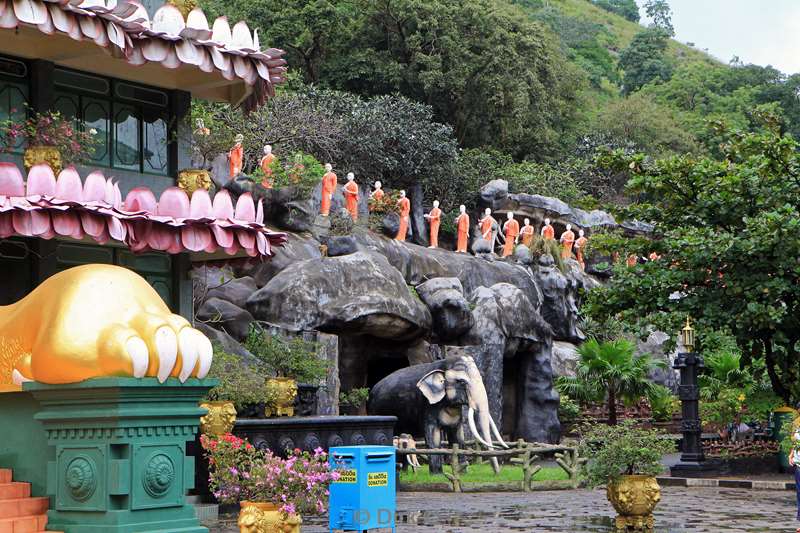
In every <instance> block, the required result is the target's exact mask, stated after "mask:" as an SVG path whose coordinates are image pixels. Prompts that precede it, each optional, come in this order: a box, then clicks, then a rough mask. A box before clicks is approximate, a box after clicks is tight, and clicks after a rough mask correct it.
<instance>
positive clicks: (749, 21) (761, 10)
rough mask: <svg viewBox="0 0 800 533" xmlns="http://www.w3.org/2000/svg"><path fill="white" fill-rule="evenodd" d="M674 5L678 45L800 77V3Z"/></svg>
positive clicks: (689, 0) (701, 0) (700, 1)
mask: <svg viewBox="0 0 800 533" xmlns="http://www.w3.org/2000/svg"><path fill="white" fill-rule="evenodd" d="M668 1H669V5H670V7H671V8H672V23H673V25H674V26H675V34H676V35H675V38H676V39H677V40H679V41H681V42H684V43H685V42H690V43H694V46H695V47H696V48H698V49H700V50H704V49H707V51H708V53H710V54H711V55H713V56H715V57H717V58H718V59H720V60H721V61H724V62H726V63H727V62H728V61H730V60H731V58H732V57H733V56H738V57H739V58H740V59H741V60H742V61H743V62H745V63H755V64H757V65H763V66H766V65H772V66H773V67H775V68H777V69H779V70H781V71H783V72H786V73H788V74H793V73H796V72H800V0H668ZM638 3H639V5H640V6H641V5H642V4H643V3H644V2H643V0H638ZM644 16H645V14H644V12H643V11H642V17H644ZM643 22H644V21H643Z"/></svg>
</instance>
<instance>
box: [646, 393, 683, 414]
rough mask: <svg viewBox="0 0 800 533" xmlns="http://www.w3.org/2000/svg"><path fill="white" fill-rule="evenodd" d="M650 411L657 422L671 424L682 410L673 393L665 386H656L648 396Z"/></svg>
mask: <svg viewBox="0 0 800 533" xmlns="http://www.w3.org/2000/svg"><path fill="white" fill-rule="evenodd" d="M647 400H648V402H649V403H650V410H651V411H652V414H653V419H654V420H655V421H656V422H670V421H672V417H673V415H674V414H675V413H677V412H678V410H680V407H681V402H680V400H678V397H677V396H675V395H674V394H672V391H671V390H669V389H668V388H667V387H665V386H663V385H654V386H653V387H652V388H651V389H650V392H648V394H647Z"/></svg>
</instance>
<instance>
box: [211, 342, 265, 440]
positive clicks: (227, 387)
mask: <svg viewBox="0 0 800 533" xmlns="http://www.w3.org/2000/svg"><path fill="white" fill-rule="evenodd" d="M266 375H267V370H266V369H265V368H264V366H263V364H261V362H260V361H251V362H243V361H242V358H241V357H239V356H238V355H234V354H231V353H227V352H225V351H224V350H222V349H221V348H220V347H219V346H215V348H214V359H213V360H212V363H211V369H210V370H209V372H208V376H209V377H211V378H216V379H217V380H219V384H218V385H217V386H215V387H214V388H213V389H211V390H210V391H209V392H208V394H207V395H206V401H204V402H202V403H201V404H200V407H204V408H206V409H208V414H207V415H205V416H203V417H202V418H201V419H200V431H201V432H202V433H203V434H205V435H211V436H219V435H223V434H225V433H230V431H231V429H233V425H234V423H235V422H236V413H237V411H241V410H242V409H244V408H245V407H247V406H250V405H257V404H262V405H266V404H270V403H272V402H273V401H274V399H275V393H274V391H273V390H271V389H270V388H269V387H267V386H266V384H265V382H264V376H266Z"/></svg>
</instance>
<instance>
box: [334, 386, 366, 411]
mask: <svg viewBox="0 0 800 533" xmlns="http://www.w3.org/2000/svg"><path fill="white" fill-rule="evenodd" d="M367 399H369V388H368V387H359V388H357V389H350V390H349V391H347V392H340V393H339V407H361V406H362V405H364V403H366V401H367Z"/></svg>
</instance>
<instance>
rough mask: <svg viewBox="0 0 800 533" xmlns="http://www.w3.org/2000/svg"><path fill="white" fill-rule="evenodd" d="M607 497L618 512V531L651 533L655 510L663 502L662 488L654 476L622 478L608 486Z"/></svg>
mask: <svg viewBox="0 0 800 533" xmlns="http://www.w3.org/2000/svg"><path fill="white" fill-rule="evenodd" d="M606 496H607V497H608V501H609V502H611V505H613V506H614V509H615V510H616V511H617V514H618V516H617V519H616V527H617V530H623V531H624V530H626V529H628V528H630V529H634V530H644V531H650V530H652V529H653V523H654V520H653V509H655V508H656V504H658V502H659V501H660V500H661V487H659V486H658V481H656V478H654V477H653V476H640V475H635V476H622V478H620V480H619V481H616V482H613V483H609V484H608V485H607V486H606Z"/></svg>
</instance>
